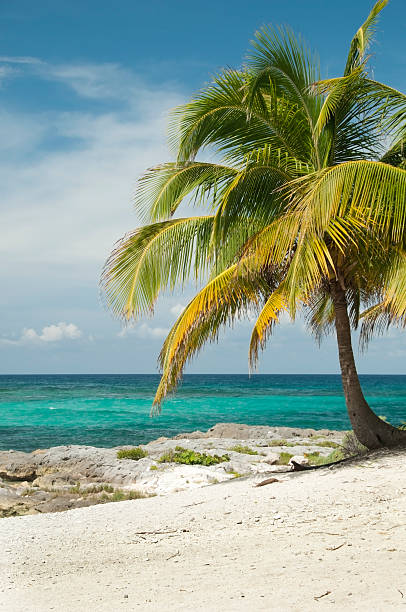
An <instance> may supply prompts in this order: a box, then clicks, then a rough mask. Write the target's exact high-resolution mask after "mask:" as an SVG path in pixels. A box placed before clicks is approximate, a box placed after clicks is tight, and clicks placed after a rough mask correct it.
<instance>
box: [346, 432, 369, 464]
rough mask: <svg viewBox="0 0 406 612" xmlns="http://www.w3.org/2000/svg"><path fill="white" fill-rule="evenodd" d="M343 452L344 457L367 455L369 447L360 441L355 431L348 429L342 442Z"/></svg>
mask: <svg viewBox="0 0 406 612" xmlns="http://www.w3.org/2000/svg"><path fill="white" fill-rule="evenodd" d="M341 452H342V454H343V457H345V458H348V457H356V456H357V455H365V453H367V452H368V449H367V448H366V446H364V445H363V444H361V442H359V440H358V439H357V437H356V435H355V434H354V432H353V431H347V433H346V434H345V436H344V438H343V441H342V444H341Z"/></svg>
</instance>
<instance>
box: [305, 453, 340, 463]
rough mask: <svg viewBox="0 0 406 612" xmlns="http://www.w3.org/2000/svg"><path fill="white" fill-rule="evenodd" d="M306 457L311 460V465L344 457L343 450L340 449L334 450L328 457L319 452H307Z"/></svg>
mask: <svg viewBox="0 0 406 612" xmlns="http://www.w3.org/2000/svg"><path fill="white" fill-rule="evenodd" d="M305 457H307V459H308V460H309V465H325V464H326V463H335V462H337V461H341V459H344V456H343V453H342V451H341V450H338V449H335V450H333V451H332V452H331V453H330V454H329V455H327V457H326V456H325V455H320V453H318V452H316V453H307V454H306V453H305Z"/></svg>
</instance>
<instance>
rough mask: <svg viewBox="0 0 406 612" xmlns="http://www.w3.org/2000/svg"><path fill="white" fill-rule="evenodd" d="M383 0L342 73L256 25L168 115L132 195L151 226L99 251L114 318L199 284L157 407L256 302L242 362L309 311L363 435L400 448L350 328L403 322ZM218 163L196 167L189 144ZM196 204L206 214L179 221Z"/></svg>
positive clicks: (401, 131)
mask: <svg viewBox="0 0 406 612" xmlns="http://www.w3.org/2000/svg"><path fill="white" fill-rule="evenodd" d="M387 1H388V0H378V1H377V2H376V3H375V5H374V6H373V8H372V10H371V12H370V14H369V15H368V17H367V18H366V20H365V22H364V23H363V24H362V25H361V27H360V28H359V29H357V32H356V33H355V35H354V38H353V39H352V41H351V43H350V45H349V49H348V55H347V57H346V58H343V60H344V61H343V62H342V65H343V66H344V71H343V72H342V73H340V74H338V75H333V76H334V78H329V79H324V80H320V72H319V65H318V60H317V59H316V58H315V57H313V55H312V53H311V52H310V51H309V50H308V49H309V48H308V47H307V46H306V45H304V44H303V42H302V40H301V38H300V37H295V35H294V34H293V33H292V32H291V31H290V30H289V29H284V28H280V29H277V28H271V27H265V28H262V29H261V30H260V31H258V32H257V33H256V34H255V38H254V41H253V43H252V48H251V51H250V52H249V54H248V57H247V60H246V62H245V64H244V68H242V69H239V70H231V69H227V70H225V71H223V72H222V74H220V75H219V76H217V77H216V78H214V79H213V81H212V83H210V84H209V85H208V86H206V87H205V88H204V89H203V90H202V91H200V92H199V93H198V94H196V95H195V96H194V97H193V98H192V100H191V101H190V102H189V103H187V104H185V105H183V106H182V107H179V108H177V109H176V110H175V112H174V117H173V122H172V124H171V125H172V129H171V137H172V144H173V145H174V146H175V147H176V149H177V156H176V160H175V161H174V162H169V163H166V164H161V165H158V166H156V167H154V168H151V169H149V170H147V171H146V173H145V174H144V176H142V177H141V179H140V180H139V183H138V189H137V193H136V198H135V205H136V209H137V211H138V212H139V213H140V215H141V217H142V218H143V219H144V220H145V223H146V225H144V226H143V227H141V228H139V229H137V230H136V231H133V232H128V233H127V234H126V235H125V236H124V237H123V238H122V239H121V241H120V242H119V244H118V246H116V248H115V249H114V251H113V252H112V254H111V256H110V257H109V258H108V260H107V262H106V265H105V268H104V272H103V276H102V285H103V287H104V290H105V292H106V294H107V303H108V305H109V307H110V308H111V309H112V311H113V313H114V314H115V315H117V316H118V317H120V318H125V319H127V320H131V319H139V318H140V317H141V316H142V315H143V314H146V313H150V312H151V311H152V310H153V308H154V305H155V303H156V300H157V296H158V295H159V293H161V292H165V290H168V289H169V290H173V289H175V288H176V287H184V286H185V283H186V282H187V281H188V279H189V278H193V279H197V280H198V281H199V280H200V281H201V282H202V283H206V284H204V286H203V287H202V288H200V287H199V290H198V293H197V295H196V296H195V297H194V298H193V299H192V300H190V301H189V304H188V306H187V307H186V308H185V309H184V310H183V312H182V313H181V314H180V315H179V317H178V319H177V321H176V322H175V324H174V326H173V327H172V329H171V331H170V332H169V334H168V337H167V339H166V340H165V342H164V345H163V347H162V350H161V353H160V357H159V363H160V366H161V367H162V371H163V373H162V378H161V382H160V384H159V387H158V389H157V393H156V396H155V400H154V406H155V409H156V410H157V411H159V410H160V406H161V403H162V401H163V400H164V398H165V397H166V395H167V394H168V393H169V392H170V391H172V390H173V389H174V388H175V387H176V385H177V383H178V381H179V379H180V378H181V375H182V372H183V370H184V367H185V365H186V363H187V362H188V361H190V360H191V359H192V358H194V357H195V356H196V354H197V353H198V352H199V351H200V350H201V349H202V348H203V346H204V345H205V344H206V343H207V342H214V341H217V339H218V336H219V333H220V331H221V329H222V328H223V327H224V326H225V325H227V324H230V325H232V324H233V323H234V322H235V321H236V320H238V319H239V318H241V317H242V316H245V315H246V314H247V312H248V311H250V309H259V314H258V318H257V320H256V322H255V324H254V327H253V331H252V335H251V341H250V347H249V360H250V365H251V366H252V367H253V366H255V364H256V362H257V360H258V356H259V352H260V351H261V350H262V349H263V348H264V347H265V345H266V341H267V339H268V338H269V337H270V335H271V334H272V331H273V329H274V327H275V325H276V324H277V323H278V320H279V318H280V315H281V313H286V312H287V313H288V314H289V316H290V317H291V319H292V320H294V319H295V317H296V315H297V313H298V312H299V311H301V310H303V311H305V314H306V321H307V324H308V329H309V331H310V332H311V333H312V334H314V336H315V337H316V339H317V340H320V339H321V338H322V337H323V336H324V335H326V334H329V333H331V332H333V331H335V332H336V334H335V335H336V338H337V344H338V349H339V356H340V367H341V370H342V372H346V376H345V377H344V395H345V399H346V404H347V409H348V414H349V418H350V420H351V423H352V426H353V429H354V431H355V434H356V436H357V438H358V439H359V441H360V442H361V443H362V444H364V445H365V446H367V447H368V448H370V449H372V448H377V447H381V446H396V445H399V444H401V443H405V441H406V433H405V432H404V431H402V430H400V429H398V428H393V427H392V426H391V425H390V424H389V423H385V422H384V421H382V420H381V419H379V418H378V416H377V415H376V414H375V413H374V412H373V411H372V410H371V409H370V407H369V406H368V404H367V402H366V400H365V398H364V396H363V393H362V389H361V386H360V381H359V377H358V373H357V370H356V365H355V360H354V355H353V350H352V346H351V330H352V329H356V328H357V327H358V326H359V325H360V326H361V343H362V344H363V346H366V345H367V343H368V342H369V340H370V339H371V337H372V336H373V335H374V334H375V333H376V332H380V331H383V330H385V329H386V328H387V326H388V325H391V324H404V323H405V322H406V284H405V282H404V279H405V275H406V245H405V241H404V240H403V238H404V236H405V234H406V201H405V197H404V194H405V191H406V156H405V150H406V148H405V142H406V136H405V134H406V130H405V116H406V96H405V95H404V94H403V93H401V92H399V91H397V90H394V89H392V88H391V87H389V86H387V85H385V84H383V83H379V82H378V81H376V80H375V79H374V78H372V77H373V75H372V76H371V72H370V69H369V67H368V58H369V56H370V49H369V48H370V46H371V44H372V41H373V38H374V33H375V31H376V26H377V20H378V16H379V13H380V12H381V10H382V9H383V8H384V7H385V5H386V4H387ZM207 150H209V151H210V153H211V154H212V159H213V161H200V160H199V158H198V155H199V153H203V155H207ZM196 202H197V203H198V204H199V205H201V206H205V207H206V209H205V210H204V211H203V213H202V214H201V215H200V216H196V215H195V214H194V213H193V215H192V216H190V217H182V218H179V217H176V214H177V212H179V206H181V205H182V204H185V203H186V204H189V203H196Z"/></svg>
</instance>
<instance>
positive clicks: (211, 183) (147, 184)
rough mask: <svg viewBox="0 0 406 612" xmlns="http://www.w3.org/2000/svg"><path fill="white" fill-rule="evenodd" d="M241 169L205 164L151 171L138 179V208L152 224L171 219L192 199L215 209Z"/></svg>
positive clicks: (141, 215)
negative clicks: (223, 189)
mask: <svg viewBox="0 0 406 612" xmlns="http://www.w3.org/2000/svg"><path fill="white" fill-rule="evenodd" d="M237 172H238V170H237V169H236V168H232V167H230V166H224V165H221V164H213V163H203V162H183V163H168V164H163V165H161V166H156V167H155V168H150V169H149V170H147V171H146V172H145V174H144V175H143V176H141V178H140V179H139V180H138V186H137V191H136V195H135V208H136V210H137V213H138V214H139V216H140V217H141V218H143V219H145V220H147V221H149V222H154V221H160V220H162V219H167V218H168V217H171V216H172V215H173V214H174V213H175V212H176V209H177V208H178V206H179V204H181V202H182V201H183V200H185V198H187V197H188V196H193V195H194V199H195V201H196V202H197V203H202V202H206V203H207V202H210V203H211V205H212V206H214V203H215V201H216V195H217V193H218V190H219V189H220V188H221V186H222V185H223V184H224V183H226V182H227V181H230V180H233V178H234V177H235V175H236V174H237Z"/></svg>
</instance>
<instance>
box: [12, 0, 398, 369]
mask: <svg viewBox="0 0 406 612" xmlns="http://www.w3.org/2000/svg"><path fill="white" fill-rule="evenodd" d="M371 6H372V3H371V2H370V1H369V0H358V1H357V2H354V1H352V2H350V1H349V0H342V1H341V2H340V3H338V2H334V3H333V2H330V1H328V0H312V2H311V3H305V2H302V1H300V0H288V1H287V2H284V3H281V2H276V1H273V0H267V1H265V0H253V1H252V2H250V3H246V2H242V1H241V0H235V1H233V2H228V1H223V0H217V1H214V0H206V1H205V2H194V3H191V2H190V1H187V2H186V1H184V0H179V1H172V2H163V1H155V2H149V3H146V2H139V1H134V0H133V1H127V0H121V1H120V3H114V4H113V3H111V2H107V1H104V0H98V1H97V2H96V1H93V0H91V1H90V0H87V1H86V0H84V1H83V2H80V3H79V2H70V1H68V0H64V1H63V0H52V1H51V0H40V1H39V2H35V3H33V2H31V1H28V0H26V1H22V0H21V1H17V2H14V3H4V2H3V3H1V4H0V56H1V59H0V130H1V138H0V179H1V185H2V197H1V201H0V206H1V218H2V223H1V229H0V231H1V233H2V236H1V241H0V251H1V259H0V261H1V266H0V275H1V284H2V291H1V293H0V306H1V313H2V316H1V320H0V372H2V373H31V372H49V373H53V372H55V373H56V372H72V373H76V372H77V373H86V372H90V373H92V372H103V373H105V372H123V373H124V372H155V371H156V357H157V354H158V351H159V348H160V345H161V343H162V340H163V337H164V335H165V333H166V331H167V330H168V328H169V327H170V325H171V323H172V322H173V321H174V320H175V318H176V314H177V313H178V312H179V309H180V308H181V307H182V306H183V305H184V304H185V303H186V301H187V299H188V297H190V293H186V294H183V295H182V294H177V295H174V296H166V297H164V298H163V299H162V300H161V302H160V304H159V307H158V309H157V312H156V315H155V317H154V318H153V319H146V320H144V321H141V322H140V323H138V324H137V326H136V327H135V328H134V329H132V330H131V331H130V332H127V333H123V331H122V330H121V327H120V324H119V323H118V322H117V321H114V320H113V319H112V317H111V315H110V314H109V313H108V312H106V311H105V310H104V308H103V306H102V305H101V302H100V299H99V293H98V278H99V275H100V270H101V268H102V265H103V262H104V259H105V257H106V256H107V255H108V253H109V250H110V249H111V247H112V245H113V244H114V242H115V240H117V239H118V238H119V237H120V236H121V235H122V234H123V233H124V232H125V231H127V230H129V229H132V228H134V227H136V226H137V224H138V221H137V218H136V216H135V213H134V212H133V210H132V204H131V198H132V194H133V192H134V186H135V182H136V179H137V177H138V176H139V175H140V174H141V173H142V171H143V170H144V169H145V168H146V167H148V166H151V165H153V164H156V163H159V162H162V161H166V160H168V159H169V157H170V155H169V152H168V150H167V147H166V134H165V131H166V118H167V114H168V111H169V109H170V108H172V107H173V106H175V105H176V104H179V103H182V102H184V101H186V100H187V99H188V97H189V96H190V94H191V93H192V92H193V91H195V90H196V89H198V88H199V87H200V86H202V85H204V84H205V83H207V82H208V81H209V80H210V77H211V75H213V74H214V73H216V72H217V71H219V70H220V69H221V68H222V67H226V66H233V67H237V66H239V65H240V64H241V61H242V59H243V57H244V54H245V52H246V50H247V48H248V46H249V41H250V39H251V38H252V35H253V33H254V31H255V30H256V29H257V28H258V27H260V26H261V25H263V24H265V23H273V24H289V25H291V26H292V27H293V28H294V29H295V30H296V31H299V32H301V33H302V34H303V36H304V37H305V39H306V40H307V41H308V42H309V43H310V45H311V47H312V48H314V49H316V50H317V51H318V52H319V54H320V57H321V67H322V71H323V74H325V75H329V76H334V75H337V74H339V73H340V70H342V67H343V64H344V62H345V56H346V51H347V48H348V44H349V41H350V40H351V38H352V36H353V34H354V32H355V30H356V29H357V27H358V26H359V25H360V23H361V22H362V21H363V19H364V18H365V17H366V15H367V13H368V11H369V9H370V7H371ZM405 21H406V5H405V3H404V0H392V1H391V2H390V3H389V6H388V7H387V8H386V9H385V11H384V12H383V14H382V18H381V22H380V25H379V29H378V32H377V35H376V39H377V41H376V44H375V46H374V48H373V55H372V58H371V65H372V67H373V70H374V75H375V77H376V78H377V79H380V80H385V81H386V82H387V83H389V84H391V85H393V86H395V87H397V88H399V89H403V90H405V89H406V77H405V64H406V60H405V55H404V31H405V25H406V24H405ZM249 332H250V325H249V322H242V323H241V324H240V325H239V326H236V328H235V329H234V330H229V331H227V332H226V333H225V335H224V338H223V339H222V341H221V342H220V344H219V345H214V346H211V347H208V348H207V349H206V350H205V351H204V352H203V353H202V354H201V356H200V357H199V358H198V359H197V360H195V362H194V363H193V364H192V366H191V367H190V368H189V369H188V371H190V372H245V371H246V370H247V346H248V338H249ZM405 355H406V351H405V335H404V334H403V333H401V332H398V331H395V330H393V331H391V332H390V334H389V336H387V337H384V338H378V339H376V340H375V341H374V342H373V343H372V344H371V346H370V349H369V352H368V353H367V355H364V356H360V357H359V358H358V362H359V369H360V371H361V372H365V373H374V372H376V373H379V372H382V373H404V372H405V370H404V362H405ZM259 371H260V372H275V373H283V372H286V373H289V372H290V373H295V372H302V373H311V372H320V373H329V372H337V371H338V363H337V356H336V349H335V345H334V341H333V339H329V340H327V341H326V342H325V343H324V344H323V345H322V347H321V349H319V348H318V347H317V345H315V344H314V342H313V341H312V339H310V338H309V337H308V336H307V335H306V332H305V330H304V328H303V325H302V323H301V322H300V321H299V322H297V323H296V324H295V325H294V326H291V325H290V324H288V323H287V322H284V323H283V324H282V325H281V327H280V329H278V331H277V332H276V335H275V337H274V339H273V340H272V341H271V342H270V345H269V348H268V349H267V350H266V351H265V353H264V355H263V356H262V359H261V365H260V370H259Z"/></svg>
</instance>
